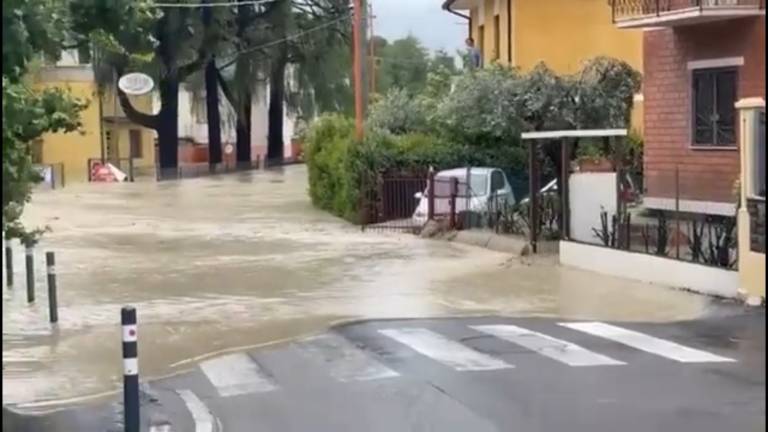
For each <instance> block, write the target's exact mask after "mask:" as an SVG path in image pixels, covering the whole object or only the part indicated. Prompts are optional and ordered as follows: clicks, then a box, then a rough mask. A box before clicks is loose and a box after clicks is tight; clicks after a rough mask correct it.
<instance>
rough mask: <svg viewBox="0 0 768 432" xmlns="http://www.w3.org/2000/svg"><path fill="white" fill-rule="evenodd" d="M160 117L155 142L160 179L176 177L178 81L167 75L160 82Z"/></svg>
mask: <svg viewBox="0 0 768 432" xmlns="http://www.w3.org/2000/svg"><path fill="white" fill-rule="evenodd" d="M158 87H159V90H160V104H161V108H160V113H159V114H160V116H159V119H158V120H159V123H158V125H157V126H158V127H157V129H156V130H157V141H158V147H159V150H160V151H159V153H160V175H161V178H166V177H169V176H170V177H176V175H177V169H178V166H179V123H178V119H179V79H178V76H176V75H173V74H169V75H167V76H165V77H163V78H162V79H161V80H160V83H159V85H158Z"/></svg>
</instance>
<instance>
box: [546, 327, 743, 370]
mask: <svg viewBox="0 0 768 432" xmlns="http://www.w3.org/2000/svg"><path fill="white" fill-rule="evenodd" d="M558 324H559V325H561V326H563V327H568V328H570V329H573V330H578V331H581V332H584V333H588V334H591V335H594V336H598V337H601V338H605V339H608V340H612V341H614V342H618V343H620V344H624V345H627V346H629V347H632V348H636V349H639V350H641V351H645V352H649V353H651V354H655V355H658V356H661V357H665V358H668V359H672V360H675V361H678V362H681V363H712V362H734V361H736V360H734V359H731V358H727V357H722V356H719V355H715V354H711V353H708V352H706V351H701V350H697V349H694V348H689V347H686V346H683V345H680V344H677V343H675V342H670V341H668V340H664V339H659V338H656V337H653V336H649V335H646V334H643V333H640V332H636V331H633V330H628V329H625V328H621V327H617V326H614V325H610V324H605V323H601V322H571V323H558Z"/></svg>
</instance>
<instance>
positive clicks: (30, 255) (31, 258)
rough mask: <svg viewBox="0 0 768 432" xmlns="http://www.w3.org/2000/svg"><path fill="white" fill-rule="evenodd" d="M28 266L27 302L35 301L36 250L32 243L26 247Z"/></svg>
mask: <svg viewBox="0 0 768 432" xmlns="http://www.w3.org/2000/svg"><path fill="white" fill-rule="evenodd" d="M24 253H25V258H26V268H27V303H34V302H35V250H34V248H33V247H32V245H26V247H25V248H24Z"/></svg>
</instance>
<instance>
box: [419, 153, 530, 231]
mask: <svg viewBox="0 0 768 432" xmlns="http://www.w3.org/2000/svg"><path fill="white" fill-rule="evenodd" d="M451 178H456V179H457V180H458V182H459V183H458V191H457V197H456V214H458V213H460V212H464V211H467V210H469V211H471V212H474V213H485V212H487V211H488V209H489V208H490V207H491V204H493V205H494V206H496V207H503V206H511V205H514V204H515V202H516V201H515V194H514V192H513V191H512V187H511V186H510V185H509V181H508V180H507V176H506V175H505V174H504V171H502V170H500V169H498V168H480V167H465V168H454V169H450V170H446V171H440V172H438V173H437V174H436V175H435V194H436V196H435V215H438V216H441V215H448V214H449V213H450V210H451V203H450V187H451V186H450V182H451ZM467 178H469V181H467ZM467 184H469V191H467V187H466V185H467ZM427 189H429V187H427ZM428 196H429V190H425V191H424V192H419V193H417V194H416V195H415V197H416V198H417V199H418V200H419V205H418V207H416V211H415V212H414V213H413V217H412V219H413V220H414V222H416V223H419V224H424V223H426V222H427V210H428V206H429V204H428V201H429V200H428V198H427V197H428Z"/></svg>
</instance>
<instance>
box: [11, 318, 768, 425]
mask: <svg viewBox="0 0 768 432" xmlns="http://www.w3.org/2000/svg"><path fill="white" fill-rule="evenodd" d="M144 390H145V393H144V394H143V397H142V400H143V408H142V413H143V419H142V420H143V423H144V429H143V430H147V431H155V432H170V431H173V432H176V431H183V432H222V431H226V432H246V431H247V432H254V431H276V432H277V431H279V432H289V431H296V432H325V431H327V432H343V431H355V432H359V431H382V432H384V431H387V432H391V431H441V432H451V431H456V432H459V431H461V432H464V431H472V432H496V431H499V432H502V431H503V432H506V431H525V432H552V431H569V432H581V431H583V432H601V431H605V432H609V431H610V432H613V431H622V432H648V431H675V432H687V431H690V432H708V431H711V432H723V431H734V432H737V431H738V432H741V431H757V430H764V429H765V315H764V313H763V312H756V313H750V314H745V315H740V316H733V317H720V318H713V319H708V320H700V321H690V322H680V323H672V324H644V323H606V322H601V323H596V322H576V321H567V322H566V321H562V320H552V319H535V318H524V319H515V318H501V317H486V318H463V319H440V320H391V321H365V322H359V323H353V324H348V325H344V326H340V327H336V328H334V329H332V330H330V331H329V332H327V333H325V334H322V335H318V336H316V337H313V338H310V339H305V340H300V341H296V342H294V343H291V344H287V345H283V346H279V347H274V348H271V349H266V350H260V351H254V352H247V353H236V354H229V355H225V356H222V357H218V358H214V359H210V360H207V361H205V362H203V363H201V364H200V365H198V366H197V367H196V368H195V369H194V370H193V371H190V372H188V373H185V374H182V375H178V376H175V377H172V378H168V379H163V380H159V381H155V382H151V383H149V384H148V385H147V386H145V387H144ZM8 414H9V413H6V415H4V427H3V430H4V431H13V432H23V431H36V432H43V431H82V432H88V431H99V432H103V431H105V430H114V431H119V430H121V426H120V424H119V419H120V416H121V414H120V406H119V404H118V403H113V404H108V405H97V406H88V407H78V408H73V409H69V410H65V411H60V412H57V413H53V414H50V415H45V416H39V417H28V416H21V417H19V416H14V415H8ZM6 418H8V421H7V422H6ZM11 424H13V425H14V426H13V428H11V426H10V425H11Z"/></svg>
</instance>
